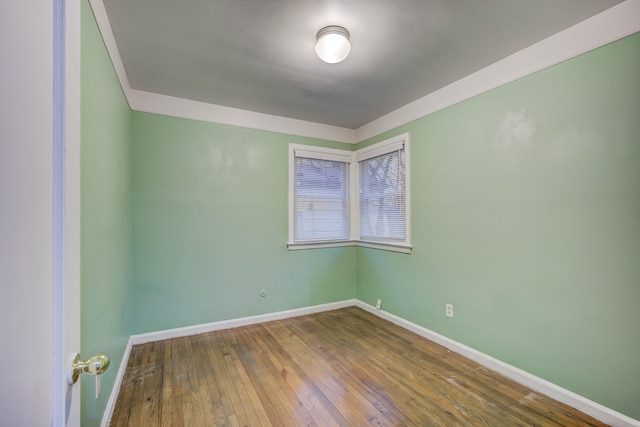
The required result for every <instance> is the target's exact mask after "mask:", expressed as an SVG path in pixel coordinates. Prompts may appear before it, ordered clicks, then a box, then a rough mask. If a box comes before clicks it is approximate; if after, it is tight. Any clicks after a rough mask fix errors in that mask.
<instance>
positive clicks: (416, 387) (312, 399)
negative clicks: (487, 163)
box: [111, 307, 604, 427]
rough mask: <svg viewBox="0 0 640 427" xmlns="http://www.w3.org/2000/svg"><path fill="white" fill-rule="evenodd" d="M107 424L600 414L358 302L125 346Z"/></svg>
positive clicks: (570, 421) (449, 420) (537, 420)
mask: <svg viewBox="0 0 640 427" xmlns="http://www.w3.org/2000/svg"><path fill="white" fill-rule="evenodd" d="M111 425H112V426H172V427H178V426H189V427H193V426H389V425H397V426H525V425H526V426H603V425H604V424H602V423H600V422H599V421H597V420H595V419H593V418H591V417H589V416H587V415H585V414H583V413H581V412H579V411H577V410H575V409H573V408H571V407H568V406H566V405H563V404H561V403H559V402H556V401H554V400H552V399H550V398H548V397H546V396H543V395H541V394H539V393H536V392H534V391H532V390H530V389H527V388H525V387H524V386H522V385H519V384H517V383H514V382H512V381H510V380H508V379H506V378H504V377H502V376H500V375H499V374H497V373H495V372H493V371H490V370H489V369H487V368H484V367H482V366H481V365H478V364H477V363H475V362H472V361H470V360H468V359H466V358H464V357H462V356H460V355H458V354H456V353H452V352H450V351H448V350H447V349H446V348H444V347H441V346H439V345H437V344H435V343H433V342H431V341H428V340H426V339H424V338H422V337H419V336H418V335H415V334H413V333H411V332H409V331H406V330H405V329H402V328H400V327H398V326H396V325H393V324H391V323H389V322H387V321H385V320H382V319H380V318H378V317H377V316H374V315H372V314H370V313H368V312H366V311H364V310H361V309H359V308H355V307H350V308H345V309H340V310H335V311H330V312H325V313H319V314H313V315H308V316H302V317H297V318H293V319H287V320H281V321H275V322H269V323H263V324H259V325H252V326H247V327H242V328H236V329H229V330H224V331H217V332H210V333H206V334H201V335H195V336H191V337H184V338H176V339H170V340H165V341H158V342H152V343H147V344H142V345H137V346H134V347H133V349H132V351H131V355H130V358H129V362H128V365H127V369H126V372H125V376H124V379H123V384H122V387H121V389H120V393H119V395H118V399H117V403H116V406H115V409H114V413H113V416H112V419H111Z"/></svg>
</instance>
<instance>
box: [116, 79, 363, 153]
mask: <svg viewBox="0 0 640 427" xmlns="http://www.w3.org/2000/svg"><path fill="white" fill-rule="evenodd" d="M128 98H129V104H130V105H131V109H133V110H136V111H142V112H147V113H155V114H164V115H168V116H174V117H182V118H185V119H192V120H201V121H204V122H210V123H219V124H224V125H231V126H239V127H244V128H249V129H259V130H265V131H270V132H279V133H285V134H288V135H296V136H305V137H310V138H319V139H326V140H330V141H338V142H344V143H348V144H354V143H355V134H356V132H355V130H353V129H347V128H342V127H338V126H330V125H325V124H321V123H313V122H307V121H304V120H297V119H291V118H288V117H280V116H274V115H270V114H263V113H256V112H253V111H247V110H241V109H239V108H231V107H223V106H221V105H215V104H208V103H206V102H200V101H193V100H189V99H184V98H176V97H173V96H167V95H159V94H157V93H151V92H143V91H140V90H135V89H131V90H130V91H129V96H128Z"/></svg>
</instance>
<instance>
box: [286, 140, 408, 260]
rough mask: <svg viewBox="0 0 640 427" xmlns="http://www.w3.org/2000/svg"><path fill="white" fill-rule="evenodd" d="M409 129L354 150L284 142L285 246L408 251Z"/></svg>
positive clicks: (293, 247)
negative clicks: (286, 147) (286, 149)
mask: <svg viewBox="0 0 640 427" xmlns="http://www.w3.org/2000/svg"><path fill="white" fill-rule="evenodd" d="M409 163H410V162H409V134H403V135H400V136H398V137H396V138H392V139H389V140H386V141H383V142H379V143H377V144H373V145H371V146H369V147H366V148H363V149H361V150H358V151H356V152H350V151H344V150H335V149H327V148H321V147H311V146H305V145H298V144H290V146H289V242H288V247H289V249H308V248H314V247H335V246H346V245H359V246H365V247H371V248H377V249H385V250H391V251H396V252H404V253H410V252H411V243H410V235H411V230H410V225H411V220H410V218H411V216H410V197H409V196H410V192H409V176H410V174H409Z"/></svg>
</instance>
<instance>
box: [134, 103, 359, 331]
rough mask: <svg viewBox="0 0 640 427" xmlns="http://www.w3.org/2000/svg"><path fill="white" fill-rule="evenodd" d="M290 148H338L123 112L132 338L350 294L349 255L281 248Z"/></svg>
mask: <svg viewBox="0 0 640 427" xmlns="http://www.w3.org/2000/svg"><path fill="white" fill-rule="evenodd" d="M290 142H293V143H304V144H315V145H323V146H329V147H334V148H337V147H341V148H345V144H340V143H334V142H326V141H319V140H313V139H309V138H301V137H294V136H289V135H283V134H278V133H272V132H265V131H257V130H250V129H245V128H238V127H233V126H225V125H216V124H211V123H205V122H199V121H193V120H186V119H180V118H172V117H167V116H160V115H154V114H147V113H140V112H134V113H133V169H132V170H133V181H132V185H133V265H134V274H133V281H134V286H133V301H134V307H135V310H134V314H133V317H134V329H133V332H134V333H142V332H150V331H158V330H163V329H169V328H176V327H181V326H189V325H195V324H200V323H206V322H213V321H218V320H226V319H232V318H238V317H244V316H251V315H257V314H263V313H270V312H276V311H281V310H288V309H293V308H299V307H306V306H310V305H316V304H322V303H328V302H334V301H341V300H345V299H350V298H354V297H355V283H356V277H355V254H356V249H355V248H336V249H325V250H304V251H288V250H287V248H286V239H287V230H288V228H287V227H288V226H287V200H288V196H287V186H288V163H287V162H288V144H289V143H290ZM347 148H348V149H352V148H353V146H347ZM263 288H264V289H267V291H268V295H267V297H265V298H262V297H260V295H259V293H260V290H261V289H263Z"/></svg>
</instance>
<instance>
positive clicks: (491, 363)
mask: <svg viewBox="0 0 640 427" xmlns="http://www.w3.org/2000/svg"><path fill="white" fill-rule="evenodd" d="M352 306H356V307H359V308H361V309H363V310H365V311H368V312H369V313H372V314H374V315H376V316H378V317H380V318H382V319H385V320H388V321H390V322H391V323H393V324H395V325H398V326H400V327H402V328H404V329H406V330H408V331H411V332H413V333H415V334H417V335H419V336H421V337H423V338H426V339H428V340H431V341H433V342H435V343H437V344H440V345H442V346H444V347H446V348H448V349H449V350H451V351H453V352H455V353H458V354H460V355H462V356H464V357H466V358H468V359H471V360H473V361H475V362H477V363H479V364H481V365H483V366H485V367H487V368H489V369H492V370H494V371H496V372H498V373H500V374H502V375H504V376H506V377H507V378H510V379H512V380H514V381H516V382H518V383H520V384H522V385H524V386H527V387H529V388H531V389H533V390H536V391H539V392H540V393H543V394H545V395H546V396H548V397H550V398H552V399H555V400H557V401H559V402H562V403H565V404H567V405H569V406H571V407H573V408H575V409H577V410H579V411H582V412H584V413H585V414H588V415H590V416H592V417H594V418H596V419H598V420H600V421H602V422H605V423H607V424H610V425H611V426H614V427H640V421H638V420H634V419H633V418H631V417H628V416H626V415H624V414H621V413H619V412H616V411H614V410H613V409H610V408H607V407H606V406H603V405H601V404H599V403H596V402H594V401H592V400H589V399H587V398H585V397H582V396H580V395H578V394H576V393H574V392H572V391H569V390H567V389H565V388H562V387H560V386H557V385H555V384H553V383H551V382H549V381H547V380H543V379H542V378H539V377H536V376H535V375H532V374H530V373H528V372H525V371H523V370H522V369H519V368H516V367H515V366H511V365H509V364H507V363H504V362H502V361H500V360H498V359H495V358H493V357H491V356H489V355H486V354H484V353H481V352H479V351H477V350H475V349H473V348H471V347H467V346H466V345H464V344H461V343H459V342H457V341H454V340H452V339H450V338H447V337H445V336H444V335H440V334H438V333H437V332H434V331H431V330H429V329H427V328H424V327H422V326H420V325H417V324H415V323H412V322H410V321H408V320H405V319H403V318H401V317H399V316H396V315H394V314H391V313H389V312H386V311H384V310H376V308H375V307H373V306H371V305H369V304H367V303H365V302H363V301H360V300H358V299H355V298H354V299H349V300H344V301H338V302H332V303H327V304H321V305H315V306H310V307H303V308H296V309H293V310H286V311H280V312H276V313H268V314H261V315H257V316H249V317H242V318H239V319H231V320H222V321H220V322H213V323H206V324H201V325H194V326H187V327H184V328H176V329H167V330H164V331H158V332H150V333H146V334H139V335H132V336H131V337H130V338H129V343H128V344H127V347H126V349H125V351H124V354H123V356H122V362H121V364H120V369H118V374H117V376H116V379H115V382H114V384H113V389H112V390H111V395H110V396H109V401H108V402H107V408H106V410H105V412H104V415H103V418H102V424H101V427H106V426H108V425H109V423H110V421H111V416H112V415H113V410H114V408H115V403H116V399H117V397H118V393H119V392H120V386H121V384H122V378H123V377H124V373H125V370H126V366H127V363H128V360H129V355H130V353H131V349H132V347H133V346H134V345H137V344H145V343H148V342H154V341H160V340H165V339H171V338H179V337H185V336H190V335H197V334H202V333H206V332H212V331H220V330H223V329H231V328H237V327H241V326H249V325H255V324H258V323H263V322H271V321H274V320H282V319H289V318H292V317H298V316H304V315H307V314H314V313H321V312H325V311H331V310H337V309H340V308H345V307H352Z"/></svg>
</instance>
